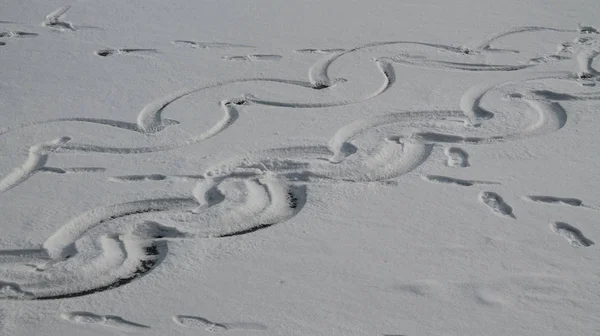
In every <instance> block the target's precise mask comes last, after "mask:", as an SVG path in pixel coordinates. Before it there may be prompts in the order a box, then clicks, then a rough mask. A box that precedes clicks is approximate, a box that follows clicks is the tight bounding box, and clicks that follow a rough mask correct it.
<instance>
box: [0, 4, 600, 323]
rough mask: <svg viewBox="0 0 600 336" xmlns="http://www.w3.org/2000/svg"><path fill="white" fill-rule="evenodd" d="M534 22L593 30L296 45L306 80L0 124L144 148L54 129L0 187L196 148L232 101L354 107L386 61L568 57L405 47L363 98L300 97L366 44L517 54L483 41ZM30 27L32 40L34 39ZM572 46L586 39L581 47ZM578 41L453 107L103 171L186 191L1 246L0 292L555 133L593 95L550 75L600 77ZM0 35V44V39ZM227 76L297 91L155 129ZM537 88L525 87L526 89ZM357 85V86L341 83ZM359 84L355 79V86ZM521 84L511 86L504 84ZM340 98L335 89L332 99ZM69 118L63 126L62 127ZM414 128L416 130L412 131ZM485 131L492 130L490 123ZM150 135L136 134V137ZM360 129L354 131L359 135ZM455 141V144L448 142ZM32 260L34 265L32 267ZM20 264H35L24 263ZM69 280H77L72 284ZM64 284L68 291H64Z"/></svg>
mask: <svg viewBox="0 0 600 336" xmlns="http://www.w3.org/2000/svg"><path fill="white" fill-rule="evenodd" d="M69 8H70V7H69V6H65V7H61V8H59V9H57V10H55V11H54V12H52V13H50V14H48V16H47V17H46V19H45V21H44V22H43V23H42V25H43V26H45V27H49V28H53V29H58V30H64V31H76V30H77V29H76V28H77V27H76V26H74V25H73V24H71V23H70V22H67V21H64V20H63V17H64V16H65V14H66V13H67V11H68V10H69ZM536 31H548V32H559V33H565V32H569V33H585V34H592V33H594V31H592V30H591V28H589V27H583V28H581V27H580V29H579V30H564V29H556V28H546V27H519V28H515V29H511V30H508V31H505V32H502V33H500V34H497V35H494V36H492V37H491V38H488V39H486V40H484V41H481V42H478V43H475V45H474V47H469V46H464V47H456V46H449V45H442V44H433V43H426V42H419V41H390V42H375V43H369V44H366V45H363V46H358V47H354V48H349V49H316V48H308V49H298V50H296V51H295V52H296V53H299V54H319V55H324V58H323V59H320V60H318V61H317V62H316V63H315V64H314V65H313V66H312V67H311V68H310V69H309V73H308V81H302V80H290V79H280V78H241V79H233V80H227V81H222V82H218V83H213V84H208V85H200V86H197V87H191V88H183V89H180V90H177V91H174V92H171V93H169V94H166V95H164V96H163V97H160V98H158V99H156V100H154V101H151V102H150V103H148V104H147V105H146V106H144V107H143V108H142V109H141V111H140V112H139V113H138V114H137V118H136V120H135V122H133V121H120V120H111V119H103V118H84V117H81V118H79V117H73V118H58V119H51V120H41V121H35V122H30V123H26V124H22V125H16V126H12V127H7V128H3V129H0V136H5V135H7V134H9V133H11V132H16V131H19V130H22V129H25V128H30V127H35V126H40V125H45V124H50V123H60V124H63V125H64V126H65V131H64V133H65V134H68V133H69V132H68V130H69V127H77V124H81V123H88V124H94V125H97V126H98V128H102V129H106V128H113V129H114V128H116V129H120V130H125V131H129V132H132V134H135V133H137V134H139V135H140V136H144V137H145V139H147V141H148V145H147V146H144V147H111V146H104V145H96V144H93V143H77V142H74V141H73V140H71V138H70V137H69V136H67V135H65V136H63V137H61V138H58V139H55V140H52V141H48V142H44V143H41V144H36V145H33V146H32V147H30V149H29V155H28V157H27V159H26V160H25V163H23V164H22V165H21V166H19V167H16V168H14V169H13V170H12V171H11V172H9V173H8V174H7V175H5V176H2V177H0V194H1V193H6V192H8V191H9V190H12V189H14V188H15V187H17V186H18V185H19V184H21V183H24V182H26V181H27V180H28V179H29V178H31V177H32V176H34V175H35V174H37V173H38V172H45V173H54V174H67V173H93V172H101V171H103V170H104V168H102V167H71V168H68V167H47V166H46V162H47V161H48V157H49V155H60V154H62V153H80V154H89V153H104V154H120V155H123V154H143V153H151V152H159V151H168V150H172V149H177V148H181V147H184V146H188V145H192V144H197V143H200V142H202V141H204V140H206V139H209V138H211V137H214V136H217V135H218V134H220V133H223V132H225V131H226V130H227V128H228V127H229V126H231V125H232V124H233V123H234V122H237V120H238V119H239V118H240V109H243V108H244V107H245V106H248V105H262V106H275V107H283V108H288V109H299V108H313V109H317V108H323V107H339V106H346V105H352V104H359V103H366V102H368V101H369V100H373V99H375V98H376V97H378V96H380V95H382V94H384V93H385V92H386V91H388V90H389V88H390V87H392V86H393V85H394V84H395V83H396V81H397V80H398V79H397V78H396V71H397V70H396V68H395V67H396V66H399V67H400V68H402V67H407V66H408V67H424V68H427V69H432V70H443V71H461V72H488V73H491V72H518V71H521V70H524V69H528V68H532V67H535V66H537V65H539V64H547V63H552V62H561V61H563V60H567V59H570V58H569V57H563V56H558V55H547V56H545V57H543V58H540V59H532V61H531V62H530V63H527V64H479V63H472V62H469V61H468V60H469V59H468V58H465V61H464V62H456V61H444V60H436V59H432V58H428V57H425V58H418V57H411V56H410V55H406V54H398V55H392V56H381V57H378V58H376V59H374V60H370V61H369V62H365V63H364V65H365V67H371V68H372V69H373V71H374V72H375V73H377V75H378V76H379V77H380V79H381V82H380V83H379V84H378V86H377V87H366V88H365V90H364V92H363V94H362V95H357V96H349V97H345V98H342V99H340V98H337V99H332V100H329V101H314V100H313V99H311V97H310V93H311V92H314V91H319V90H325V91H324V92H325V93H327V91H326V89H328V88H331V87H332V86H334V85H335V86H336V88H339V89H340V90H342V89H343V88H344V87H345V86H347V85H351V84H353V83H350V82H348V81H347V80H346V79H343V78H333V79H332V78H330V76H329V68H330V67H331V65H332V64H333V63H335V62H340V60H342V59H343V58H344V57H345V55H350V54H355V55H358V54H359V53H360V52H361V51H365V50H369V51H373V50H377V48H378V47H390V46H401V47H402V48H405V47H410V46H418V47H420V48H426V49H430V50H432V51H435V53H433V54H432V55H437V57H439V55H443V54H444V53H450V54H452V55H454V56H458V57H463V56H465V55H473V54H486V53H518V52H519V51H518V50H509V49H506V50H505V49H495V48H494V47H493V44H494V43H495V42H497V41H498V40H500V39H502V38H504V37H507V36H510V35H514V34H526V33H529V32H536ZM2 34H3V33H0V38H5V37H25V36H30V33H23V34H21V35H19V32H13V33H11V34H12V35H11V34H8V33H4V35H2ZM34 35H35V34H33V35H31V36H34ZM584 42H585V43H584ZM584 42H581V43H580V44H579V49H580V50H579V51H578V54H577V55H576V56H575V61H576V62H577V65H578V71H579V72H578V73H576V74H575V73H570V74H560V75H547V74H544V75H541V76H539V75H538V76H531V77H529V78H524V79H520V80H509V81H506V80H505V81H502V82H499V83H495V84H492V85H488V86H476V87H473V88H471V89H469V90H468V91H466V92H465V93H464V94H463V96H462V97H461V99H460V100H459V102H458V108H452V107H450V108H448V109H442V110H404V111H399V112H398V111H397V112H393V113H381V114H379V115H370V116H369V117H366V118H363V119H359V120H355V121H353V122H351V123H348V124H347V125H345V126H343V127H341V128H339V129H338V130H336V131H335V132H333V135H332V137H331V138H330V140H329V142H328V143H327V144H314V145H305V146H297V147H283V148H272V149H264V150H257V151H255V152H252V153H248V154H247V155H245V156H242V157H233V158H230V159H228V160H224V161H223V162H218V163H214V164H212V165H211V166H210V167H209V168H207V169H206V170H205V171H204V172H202V173H201V174H189V175H182V174H170V173H164V174H146V175H144V174H131V175H123V176H112V177H109V178H108V179H109V181H111V182H115V183H133V182H160V181H182V182H195V183H196V187H195V188H194V190H193V191H192V193H191V195H185V196H181V195H173V196H172V197H166V198H160V199H138V200H132V201H129V202H124V203H120V204H112V205H107V206H104V207H98V208H95V209H91V210H88V211H86V212H84V213H82V214H79V215H77V216H74V217H73V219H71V220H70V221H68V222H66V223H65V224H64V225H63V226H62V227H60V228H59V229H58V230H57V231H56V232H54V233H53V234H52V235H51V236H50V237H48V238H47V239H46V241H45V242H44V243H43V245H42V246H35V247H32V248H31V249H23V250H3V251H0V297H1V298H4V299H12V300H53V299H66V298H71V297H77V296H83V295H90V294H93V293H96V292H101V291H105V290H110V289H113V288H116V287H119V286H124V285H126V284H127V283H129V282H131V281H133V280H136V279H140V278H141V277H142V276H143V275H144V274H146V273H148V272H150V271H152V270H153V269H154V268H155V267H157V266H158V265H159V264H160V263H161V261H162V260H163V259H164V258H166V257H168V255H169V252H168V242H169V240H172V239H232V238H233V237H237V236H242V235H248V234H255V233H256V232H257V231H260V230H263V229H267V228H269V227H271V226H273V225H277V224H280V223H283V222H285V221H287V220H289V219H290V218H292V217H294V216H295V215H296V214H297V213H298V212H300V211H301V209H302V208H303V206H304V204H305V202H306V197H307V192H308V187H310V186H311V185H314V184H330V183H380V184H386V183H391V181H390V180H392V179H395V178H398V177H400V176H402V175H405V174H407V173H409V172H411V171H413V170H415V169H417V168H418V167H419V166H421V164H423V163H424V162H426V161H427V160H428V158H429V157H430V155H431V153H432V151H433V150H434V148H436V147H445V155H446V158H447V160H446V166H447V167H455V168H467V167H469V166H470V163H469V155H468V153H467V151H466V149H464V148H463V147H465V148H466V147H467V146H485V145H489V144H496V143H501V142H506V141H521V140H525V139H528V138H531V137H539V136H544V135H547V134H550V133H552V132H556V131H559V130H560V129H561V128H563V127H564V126H565V125H566V123H567V117H568V113H567V111H566V110H565V108H564V107H563V106H562V105H561V102H572V101H587V102H589V101H595V100H600V93H597V92H589V91H585V92H575V93H573V92H570V93H563V92H560V91H554V90H553V89H552V87H553V83H555V82H556V81H560V82H563V83H579V84H581V83H583V82H582V81H585V83H584V84H585V85H587V86H590V85H592V84H594V83H595V81H598V77H600V76H599V75H600V74H599V72H598V71H597V70H596V69H594V68H593V64H594V60H595V59H596V57H597V56H598V55H599V53H600V51H599V50H598V47H597V44H593V43H589V40H585V41H584ZM3 43H4V42H0V45H1V44H3ZM173 44H175V45H178V46H186V47H190V48H200V49H230V48H253V47H252V46H248V45H241V44H229V43H223V42H196V41H190V40H175V41H173ZM156 52H157V50H155V49H132V48H123V49H102V50H98V51H97V52H96V54H97V55H98V56H101V57H109V56H114V55H118V54H141V53H146V54H148V53H156ZM281 58H282V56H281V55H274V54H247V55H242V56H225V57H223V59H225V60H229V61H251V62H253V61H277V60H280V59H281ZM237 83H254V84H255V85H257V86H258V85H260V84H264V83H271V84H275V85H281V86H288V87H294V88H297V89H300V90H304V92H306V94H307V96H306V99H305V100H302V99H303V98H304V97H300V100H299V101H288V100H278V99H277V98H270V97H258V96H255V95H253V94H252V93H247V94H244V95H243V96H241V97H222V100H221V101H220V102H219V107H220V113H221V115H222V116H221V119H220V120H219V121H218V122H217V123H216V124H215V125H213V126H212V127H210V128H209V129H208V130H206V131H204V132H203V133H200V134H196V135H193V136H191V137H188V138H183V139H171V138H167V139H165V138H161V136H160V135H161V132H162V131H163V130H164V129H166V128H176V127H178V125H180V124H181V123H180V121H177V120H174V119H168V118H165V117H164V114H166V113H167V112H168V106H169V105H170V104H172V103H174V102H176V101H177V100H178V99H181V98H183V97H186V96H190V95H192V94H195V93H198V92H202V91H206V90H212V89H216V88H222V87H227V86H230V85H233V84H237ZM535 83H537V86H536V89H526V88H525V87H527V86H531V85H532V84H535ZM354 84H356V83H354ZM360 84H361V83H358V85H360ZM515 87H517V88H523V89H515ZM490 93H502V94H503V95H504V96H505V97H508V98H509V99H508V100H509V101H510V103H512V105H510V106H508V107H507V106H506V105H503V104H502V102H499V103H497V104H496V105H495V106H494V107H493V109H492V108H490V107H484V106H483V105H482V101H483V99H484V97H487V96H488V95H489V94H490ZM336 97H340V95H336ZM515 105H518V106H519V109H520V110H521V112H523V114H526V115H528V116H531V117H532V118H531V120H530V121H529V122H528V123H523V124H521V125H519V126H518V128H517V129H512V130H506V131H499V132H497V133H496V134H490V132H489V131H488V132H487V133H482V134H481V135H477V134H478V133H477V132H478V130H479V129H484V128H485V126H486V123H487V122H489V121H490V120H493V119H494V116H495V115H496V114H498V113H505V114H507V115H510V114H511V113H513V112H514V111H512V110H511V109H513V108H514V106H515ZM419 124H423V125H427V127H428V128H431V126H430V125H431V124H443V125H453V126H455V127H454V129H456V132H455V133H449V132H448V131H447V128H444V131H440V132H437V131H436V130H435V129H434V130H429V129H428V130H419V129H417V130H415V128H416V125H419ZM69 125H71V126H69ZM424 127H425V126H424ZM383 129H385V132H388V133H387V134H385V135H382V136H381V137H380V139H379V141H375V142H370V143H368V144H364V143H363V142H360V141H359V140H361V139H362V137H363V136H365V135H367V134H369V133H370V132H371V133H372V132H374V131H381V130H383ZM491 133H493V129H492V131H491ZM151 134H152V135H153V136H152V137H148V136H147V135H151ZM365 138H366V137H365ZM458 145H461V147H458ZM422 177H423V179H424V180H425V181H428V182H432V183H440V184H449V185H454V186H461V187H471V186H475V185H486V186H491V185H496V184H499V183H497V182H493V181H480V180H470V179H458V178H454V177H449V176H444V175H430V174H425V175H422ZM526 200H528V201H531V202H537V203H543V204H563V205H569V206H574V207H584V205H583V203H582V202H581V201H580V200H578V199H573V198H556V197H550V196H527V197H526ZM479 201H480V202H481V203H482V204H484V205H485V206H487V207H488V208H489V209H490V211H491V212H492V213H494V214H496V215H498V216H501V217H504V218H512V219H516V216H515V215H514V214H513V210H512V207H511V206H510V205H508V204H507V203H506V202H505V201H504V200H503V198H502V197H500V195H498V194H497V193H495V192H491V191H485V192H482V193H480V194H479ZM551 229H552V230H553V231H554V232H555V233H557V234H558V235H561V236H563V237H565V238H566V239H567V240H568V241H569V243H570V244H571V245H573V246H577V247H589V246H591V245H593V242H592V241H591V240H589V239H588V238H586V237H585V236H584V235H583V234H582V233H581V231H579V230H578V229H577V228H575V227H573V226H571V225H569V224H566V223H563V222H556V223H553V224H552V226H551ZM32 265H33V266H32ZM27 267H29V268H31V267H35V269H36V270H37V271H36V272H31V271H30V269H27V270H24V269H26V268H27ZM72 279H77V281H73V280H72ZM67 284H68V286H67ZM62 317H63V318H64V319H65V320H67V321H70V322H73V323H80V324H81V323H85V324H98V325H104V326H109V327H114V328H120V329H132V328H133V329H140V328H146V326H143V325H138V324H136V323H133V322H129V321H126V320H124V319H122V318H119V317H115V316H110V315H106V316H101V315H95V314H92V313H86V312H73V313H65V314H63V315H62ZM173 320H174V321H175V322H176V323H177V324H179V325H181V326H184V327H188V328H196V329H204V330H205V331H211V332H221V331H227V330H234V329H238V330H242V331H243V330H265V329H266V327H265V326H263V325H262V324H258V323H222V322H219V323H217V322H211V321H209V320H207V319H205V318H202V317H197V316H187V315H177V316H175V317H173Z"/></svg>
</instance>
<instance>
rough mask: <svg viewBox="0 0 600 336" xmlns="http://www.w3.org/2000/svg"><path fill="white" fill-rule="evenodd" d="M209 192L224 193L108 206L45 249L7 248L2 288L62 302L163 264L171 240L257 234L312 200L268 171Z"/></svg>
mask: <svg viewBox="0 0 600 336" xmlns="http://www.w3.org/2000/svg"><path fill="white" fill-rule="evenodd" d="M206 193H208V194H216V196H221V197H207V198H208V199H209V200H210V201H209V203H208V204H202V203H200V202H203V201H204V200H200V202H199V200H197V199H196V198H193V197H173V198H162V199H145V200H139V201H132V202H126V203H122V204H115V205H112V206H107V207H100V208H96V209H93V210H90V211H87V212H85V213H83V214H81V215H79V216H77V217H76V218H74V219H73V220H71V221H69V222H68V223H66V224H65V225H63V226H62V227H61V228H60V229H59V230H58V231H56V232H55V233H54V234H53V235H52V236H51V237H49V238H48V239H47V240H46V242H45V243H44V245H43V247H42V248H41V249H40V248H33V249H29V250H20V251H14V250H10V251H8V250H5V251H0V293H2V296H3V298H4V299H15V300H54V299H66V298H72V297H77V296H83V295H89V294H93V293H96V292H101V291H105V290H109V289H113V288H116V287H119V286H123V285H125V284H127V283H129V282H131V281H133V280H135V279H138V278H140V277H141V276H143V275H144V274H146V273H148V272H150V271H152V270H153V269H154V268H155V267H156V266H158V265H159V264H160V262H161V261H162V260H163V259H164V258H166V257H167V256H168V248H167V242H168V241H169V240H170V239H178V240H180V239H196V240H201V239H217V238H222V239H225V238H230V237H235V236H240V235H245V234H250V233H253V232H256V231H258V230H262V229H266V228H268V227H270V226H273V225H275V224H278V223H282V222H284V221H286V220H288V219H289V218H291V217H293V216H295V215H296V214H297V213H298V212H299V211H300V210H301V209H302V207H303V206H304V203H305V199H306V195H305V193H306V191H305V189H304V188H302V187H295V186H290V185H288V184H287V183H286V182H285V181H284V180H282V179H279V178H277V177H274V176H270V175H268V174H267V175H263V176H261V177H259V178H253V179H236V178H231V179H228V180H227V181H222V182H221V183H219V184H218V185H214V186H213V187H212V188H209V190H206ZM201 205H205V206H204V207H201ZM199 207H201V208H200V209H199ZM156 219H160V221H161V222H165V223H168V224H169V225H170V226H168V225H163V224H160V223H158V222H156V221H154V220H156Z"/></svg>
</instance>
